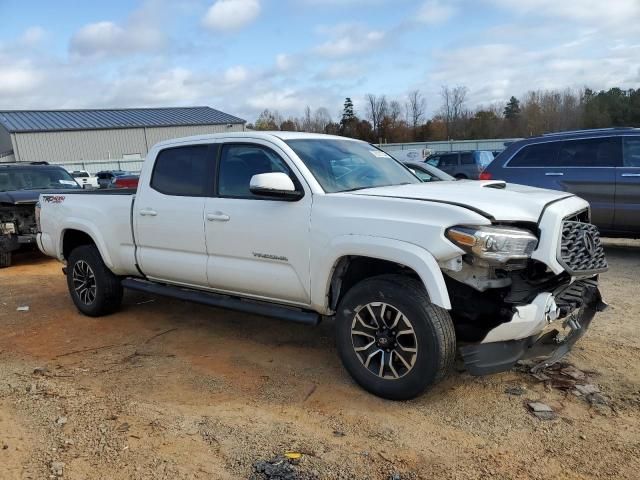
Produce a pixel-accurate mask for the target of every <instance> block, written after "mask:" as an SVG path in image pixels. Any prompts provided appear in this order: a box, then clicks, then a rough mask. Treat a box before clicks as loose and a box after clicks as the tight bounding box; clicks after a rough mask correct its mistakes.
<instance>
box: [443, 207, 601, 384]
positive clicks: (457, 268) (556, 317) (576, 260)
mask: <svg viewBox="0 0 640 480" xmlns="http://www.w3.org/2000/svg"><path fill="white" fill-rule="evenodd" d="M526 227H529V228H526ZM559 227H561V228H559V230H561V231H562V233H559V237H560V238H559V242H558V251H557V253H556V252H553V257H554V259H555V258H556V256H557V260H558V262H560V263H561V264H562V265H563V266H565V270H564V271H562V272H560V273H557V272H554V271H552V270H551V269H550V268H549V266H548V265H547V264H545V263H543V262H542V261H540V260H535V259H532V252H533V251H534V250H535V249H536V248H538V237H537V236H536V235H534V234H533V232H534V231H536V228H535V225H519V226H517V227H515V228H514V227H513V226H507V227H501V226H498V225H496V226H492V227H490V228H484V229H483V230H484V231H483V232H480V233H479V232H478V230H479V229H475V228H473V227H471V228H469V227H462V228H460V227H454V228H452V229H449V231H448V232H447V236H448V238H450V239H451V240H452V241H453V242H454V243H455V244H456V245H458V246H461V248H462V249H463V250H464V251H465V252H466V253H465V254H464V255H463V256H462V257H461V259H460V261H459V262H458V264H457V265H455V263H452V262H449V266H450V268H448V269H446V268H445V269H444V271H445V273H446V276H445V281H446V283H447V287H448V290H449V295H450V297H451V303H452V305H453V309H452V312H451V314H452V318H453V320H454V325H455V328H456V335H457V338H458V341H459V344H460V353H461V355H462V358H463V360H464V362H465V367H466V368H467V371H469V373H471V374H473V375H485V374H490V373H496V372H500V371H505V370H509V369H510V368H512V367H513V366H514V365H515V363H516V362H517V361H518V360H520V359H524V358H538V357H540V358H541V360H540V362H539V364H538V365H537V368H544V367H546V366H548V365H551V364H553V363H555V362H557V361H558V360H560V359H561V358H562V357H563V356H564V355H565V354H566V353H567V352H568V351H569V350H570V349H571V347H572V346H573V344H574V343H575V342H576V341H577V340H578V339H579V338H580V337H581V336H582V335H583V334H584V332H585V331H586V329H587V328H588V327H589V325H590V323H591V320H592V319H593V317H594V315H595V313H596V312H597V311H601V310H603V309H604V308H606V304H605V303H604V302H603V301H602V297H601V295H600V292H599V290H598V276H597V275H598V274H599V273H601V272H603V271H605V270H606V269H607V266H606V260H605V259H604V251H603V249H602V245H601V243H600V237H599V234H598V233H597V230H595V227H593V226H592V225H591V224H589V223H588V212H587V214H586V215H585V217H584V218H579V219H576V218H575V216H574V217H571V218H565V219H564V221H563V222H562V225H559ZM452 231H453V235H452V234H451V232H452ZM487 232H488V233H487ZM494 232H496V235H494ZM503 232H504V233H503ZM576 232H577V233H576ZM584 232H587V233H584ZM487 235H494V237H495V238H492V239H489V240H487ZM487 250H493V251H489V252H487Z"/></svg>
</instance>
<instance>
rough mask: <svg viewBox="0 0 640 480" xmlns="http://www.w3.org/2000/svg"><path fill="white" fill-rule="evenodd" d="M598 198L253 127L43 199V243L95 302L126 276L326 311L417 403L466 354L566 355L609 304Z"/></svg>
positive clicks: (234, 304) (182, 143)
mask: <svg viewBox="0 0 640 480" xmlns="http://www.w3.org/2000/svg"><path fill="white" fill-rule="evenodd" d="M589 217H590V211H589V205H588V203H587V202H585V201H584V200H582V199H580V198H578V197H576V196H575V195H572V194H568V193H563V192H556V191H550V190H543V189H537V188H532V187H526V186H521V185H512V184H506V183H504V182H501V181H477V182H434V183H422V182H420V180H419V179H418V178H417V177H416V176H415V175H414V174H413V173H412V172H411V171H410V170H409V169H408V168H406V167H405V166H403V165H402V164H401V163H400V162H398V161H396V160H395V159H393V158H392V157H391V156H389V155H388V154H387V153H385V152H383V151H382V150H379V149H378V148H376V147H374V146H372V145H370V144H368V143H365V142H361V141H358V140H353V139H348V138H343V137H335V136H326V135H316V134H305V133H293V132H275V133H258V132H242V133H229V134H217V135H206V136H198V137H190V138H185V139H176V140H171V141H166V142H162V143H159V144H157V145H155V146H154V147H153V148H152V149H151V150H150V152H149V154H148V156H147V159H146V160H145V163H144V166H143V169H142V172H141V176H140V182H139V185H138V188H137V191H129V190H111V191H104V192H91V191H90V192H82V191H80V192H77V193H76V192H73V193H72V192H69V193H66V194H64V195H48V194H45V195H41V197H40V209H39V231H40V233H39V234H38V245H39V247H40V249H41V250H42V251H43V252H44V253H45V254H47V255H50V256H53V257H56V258H57V259H58V260H60V261H61V262H64V263H65V264H66V266H65V267H64V268H63V271H64V272H66V280H67V285H68V289H69V293H70V295H71V298H72V300H73V302H74V303H75V305H76V307H77V308H78V310H80V312H82V313H84V314H86V315H89V316H101V315H106V314H109V313H112V312H114V311H116V310H117V309H118V308H119V307H120V305H121V302H122V296H123V288H128V289H133V290H138V291H143V292H149V293H153V294H159V295H165V296H169V297H174V298H178V299H182V300H188V301H193V302H199V303H203V304H207V305H212V306H216V307H222V308H228V309H235V310H239V311H243V312H248V313H253V314H260V315H264V316H271V317H278V318H281V319H285V320H290V321H294V322H302V323H305V324H310V325H316V324H317V323H318V322H319V321H320V320H321V319H323V318H330V319H332V320H333V321H334V322H335V332H336V342H337V350H338V353H339V355H340V358H341V360H342V362H343V364H344V366H345V368H346V370H348V372H349V373H350V374H351V375H352V377H353V378H354V379H355V381H356V382H357V383H358V384H360V385H361V386H362V387H363V388H365V389H366V390H368V391H370V392H372V393H374V394H376V395H379V396H381V397H385V398H389V399H408V398H412V397H415V396H417V395H419V394H420V393H421V392H423V391H424V390H425V389H426V388H427V387H429V386H431V385H433V384H435V383H436V382H438V381H439V380H441V379H442V378H443V377H444V376H445V375H446V373H447V372H448V371H449V370H450V368H451V366H452V364H453V362H454V359H455V357H456V352H459V353H460V357H461V359H462V360H463V361H464V364H465V366H466V369H467V370H468V371H469V372H470V373H471V374H474V375H482V374H488V373H493V372H500V371H504V370H508V369H510V368H512V367H513V366H514V364H515V363H516V362H517V361H518V360H519V359H523V358H540V360H539V361H537V363H536V367H539V368H542V367H544V366H546V365H550V364H552V363H554V362H556V361H557V360H558V359H560V358H561V357H562V356H563V355H564V354H566V353H567V352H568V351H569V349H570V348H571V347H572V345H573V344H574V343H575V341H576V340H578V338H580V337H581V336H582V335H583V333H584V332H585V330H586V329H587V328H588V327H589V324H590V322H591V321H592V319H593V317H594V315H595V313H596V312H597V311H599V310H602V309H603V308H604V307H605V306H606V305H605V304H604V302H603V301H602V299H601V296H600V293H599V291H598V274H600V273H602V272H604V271H605V270H606V269H607V263H606V259H605V254H604V251H603V247H602V245H601V242H600V237H599V233H598V230H597V229H596V227H594V226H593V225H592V224H591V223H590V221H589V220H590V219H589Z"/></svg>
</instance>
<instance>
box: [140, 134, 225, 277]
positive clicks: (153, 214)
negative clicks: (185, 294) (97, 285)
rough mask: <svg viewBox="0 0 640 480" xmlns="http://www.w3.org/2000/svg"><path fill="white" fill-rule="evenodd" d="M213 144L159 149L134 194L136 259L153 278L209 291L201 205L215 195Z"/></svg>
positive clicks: (214, 147)
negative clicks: (146, 179) (146, 181)
mask: <svg viewBox="0 0 640 480" xmlns="http://www.w3.org/2000/svg"><path fill="white" fill-rule="evenodd" d="M215 150H216V146H215V145H190V146H184V147H173V148H167V149H165V150H161V151H160V152H159V153H158V155H157V157H156V161H155V163H154V166H153V172H152V173H151V177H150V181H149V184H148V185H145V186H144V188H141V189H140V193H139V194H138V195H137V196H136V199H135V204H134V211H133V221H134V225H135V233H136V245H137V259H138V263H139V265H140V268H141V269H142V271H143V272H144V273H145V275H147V276H148V277H149V278H151V279H153V280H159V281H166V282H171V283H178V284H182V285H190V286H198V287H207V286H208V283H207V246H206V242H205V229H204V205H205V200H206V197H207V195H210V194H211V193H212V192H213V184H214V178H215V176H214V173H215Z"/></svg>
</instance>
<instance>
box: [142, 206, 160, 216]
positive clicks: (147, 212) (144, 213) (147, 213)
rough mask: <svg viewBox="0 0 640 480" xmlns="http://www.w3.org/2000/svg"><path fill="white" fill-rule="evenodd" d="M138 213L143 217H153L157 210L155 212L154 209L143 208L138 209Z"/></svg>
mask: <svg viewBox="0 0 640 480" xmlns="http://www.w3.org/2000/svg"><path fill="white" fill-rule="evenodd" d="M140 215H141V216H143V217H147V216H148V217H155V216H156V215H158V212H156V211H155V210H151V209H150V208H144V209H142V210H140Z"/></svg>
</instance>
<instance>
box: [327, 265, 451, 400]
mask: <svg viewBox="0 0 640 480" xmlns="http://www.w3.org/2000/svg"><path fill="white" fill-rule="evenodd" d="M336 337H337V345H338V352H339V354H340V358H341V359H342V362H343V364H344V366H345V368H346V369H347V371H348V372H349V373H350V374H351V376H352V377H353V378H354V379H355V381H356V382H358V384H360V386H362V387H363V388H364V389H365V390H368V391H369V392H371V393H374V394H375V395H378V396H380V397H384V398H388V399H392V400H406V399H410V398H414V397H416V396H418V395H419V394H421V393H422V392H424V391H425V390H426V389H427V388H428V387H429V386H430V385H433V384H434V383H436V382H438V381H439V380H441V379H442V378H443V377H444V376H445V374H446V373H447V372H448V371H449V369H450V368H451V366H452V364H453V361H454V357H455V346H456V340H455V332H454V329H453V323H452V321H451V317H450V316H449V313H448V312H447V311H446V310H444V309H442V308H440V307H438V306H436V305H433V304H432V303H431V302H430V301H429V297H428V295H427V292H426V291H425V289H424V286H423V285H422V284H421V283H420V282H418V281H417V280H415V279H413V278H410V277H406V276H402V275H381V276H379V277H373V278H370V279H366V280H363V281H362V282H360V283H358V284H357V285H355V286H354V287H353V288H351V289H350V290H349V291H348V292H347V293H346V295H345V296H344V298H343V299H342V300H341V302H340V305H339V307H338V312H337V314H336Z"/></svg>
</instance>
